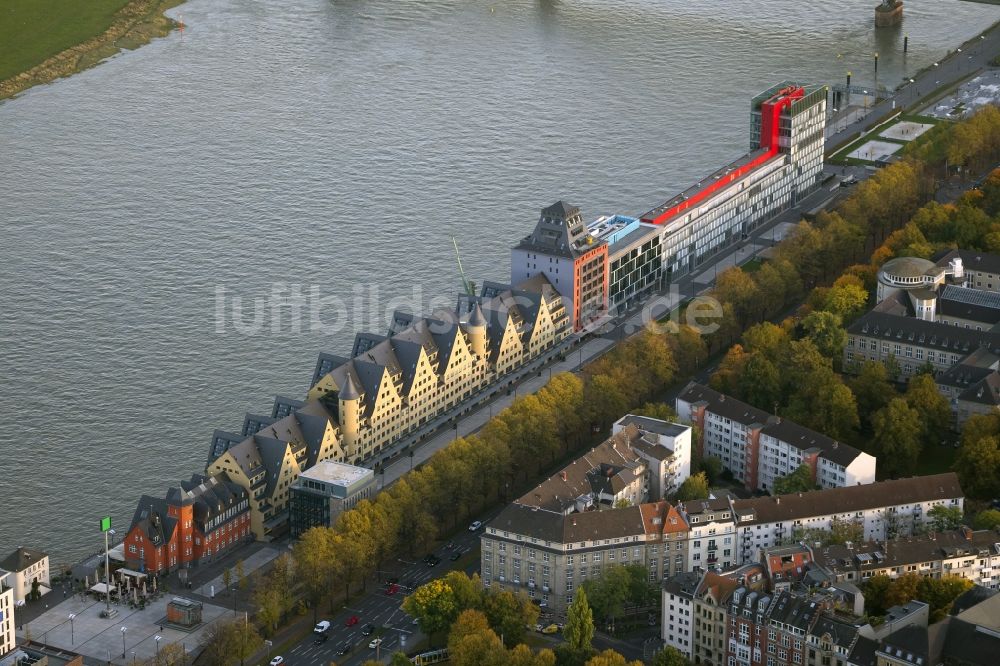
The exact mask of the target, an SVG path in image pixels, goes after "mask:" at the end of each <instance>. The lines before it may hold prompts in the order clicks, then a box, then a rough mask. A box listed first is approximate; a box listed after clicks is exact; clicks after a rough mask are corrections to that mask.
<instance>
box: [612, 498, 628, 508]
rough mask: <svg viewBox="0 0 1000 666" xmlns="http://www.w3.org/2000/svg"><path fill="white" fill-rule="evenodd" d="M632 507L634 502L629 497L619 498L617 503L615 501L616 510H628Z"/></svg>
mask: <svg viewBox="0 0 1000 666" xmlns="http://www.w3.org/2000/svg"><path fill="white" fill-rule="evenodd" d="M630 506H632V500H630V499H629V498H627V497H622V498H619V499H618V500H617V501H615V508H616V509H627V508H629V507H630Z"/></svg>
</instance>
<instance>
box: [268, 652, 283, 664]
mask: <svg viewBox="0 0 1000 666" xmlns="http://www.w3.org/2000/svg"><path fill="white" fill-rule="evenodd" d="M283 663H285V658H284V657H282V656H281V655H280V654H279V655H278V656H277V657H275V658H274V659H272V660H271V666H281V664H283Z"/></svg>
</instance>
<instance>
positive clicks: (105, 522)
mask: <svg viewBox="0 0 1000 666" xmlns="http://www.w3.org/2000/svg"><path fill="white" fill-rule="evenodd" d="M110 529H111V516H104V517H103V518H101V531H102V532H107V531H108V530H110Z"/></svg>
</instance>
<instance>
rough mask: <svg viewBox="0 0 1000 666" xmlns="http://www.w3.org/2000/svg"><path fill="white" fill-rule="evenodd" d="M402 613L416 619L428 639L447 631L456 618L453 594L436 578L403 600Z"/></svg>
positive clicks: (456, 607) (456, 610)
mask: <svg viewBox="0 0 1000 666" xmlns="http://www.w3.org/2000/svg"><path fill="white" fill-rule="evenodd" d="M403 611H405V612H406V614H407V615H410V616H411V617H415V618H417V620H418V621H419V622H420V628H421V630H423V631H424V632H426V633H427V635H428V636H429V637H431V636H433V635H434V634H436V633H439V632H442V631H445V630H447V629H448V628H449V627H450V626H451V623H452V622H454V621H455V618H456V617H458V613H459V608H458V605H457V604H456V603H455V593H454V592H453V591H452V589H451V587H449V586H448V584H447V583H445V582H444V580H442V579H440V578H438V579H435V580H432V581H431V582H429V583H427V584H426V585H421V586H420V587H418V588H417V589H416V590H414V591H413V594H410V595H408V596H407V597H406V598H405V599H404V600H403Z"/></svg>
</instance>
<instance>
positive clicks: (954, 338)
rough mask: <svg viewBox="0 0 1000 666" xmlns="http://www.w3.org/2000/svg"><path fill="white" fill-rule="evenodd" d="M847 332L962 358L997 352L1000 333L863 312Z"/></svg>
mask: <svg viewBox="0 0 1000 666" xmlns="http://www.w3.org/2000/svg"><path fill="white" fill-rule="evenodd" d="M847 332H848V333H849V334H850V335H863V336H867V337H870V338H878V339H882V340H885V341H886V342H893V343H896V342H898V343H900V344H910V345H915V346H918V347H924V348H928V349H939V350H942V351H948V352H950V353H952V354H958V355H960V356H965V355H967V354H969V353H971V352H973V351H975V350H976V349H979V348H980V347H985V348H986V349H989V350H990V351H994V352H995V351H997V350H1000V333H996V332H992V331H976V330H973V329H969V328H963V327H960V326H951V325H949V324H942V323H939V322H935V321H924V320H923V319H916V318H915V317H899V316H896V315H891V314H887V313H884V312H875V311H870V312H866V313H865V314H863V315H861V316H860V317H859V318H858V319H856V320H855V321H854V322H853V323H852V324H851V325H850V326H848V327H847Z"/></svg>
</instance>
